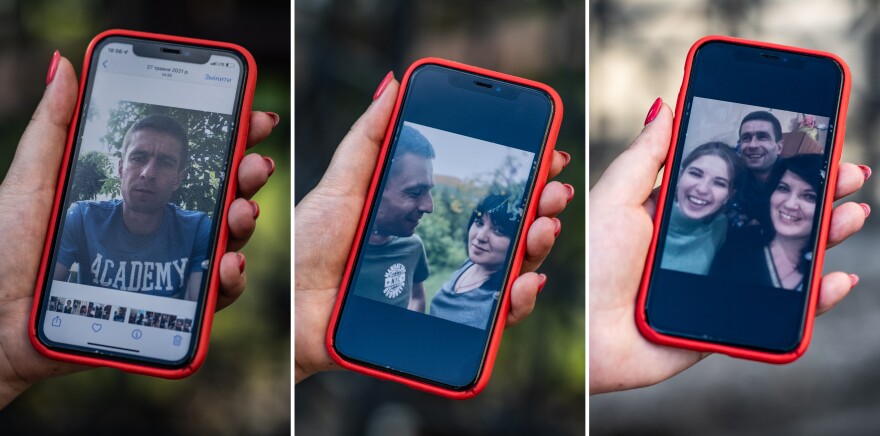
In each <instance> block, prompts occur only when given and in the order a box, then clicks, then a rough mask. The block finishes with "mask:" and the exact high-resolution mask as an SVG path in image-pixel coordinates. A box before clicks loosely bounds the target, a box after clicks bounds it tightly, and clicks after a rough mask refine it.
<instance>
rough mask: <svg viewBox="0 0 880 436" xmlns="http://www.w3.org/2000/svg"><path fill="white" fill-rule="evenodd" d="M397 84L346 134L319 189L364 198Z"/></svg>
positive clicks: (393, 81) (379, 97)
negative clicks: (362, 196)
mask: <svg viewBox="0 0 880 436" xmlns="http://www.w3.org/2000/svg"><path fill="white" fill-rule="evenodd" d="M398 88H399V84H398V83H397V81H396V80H393V79H392V80H391V81H390V82H389V83H388V85H387V86H386V87H385V89H384V90H383V91H382V92H381V94H380V95H379V96H378V97H377V98H376V100H375V101H373V103H372V104H370V107H368V108H367V111H366V112H364V114H363V115H361V117H360V118H359V119H358V120H357V121H356V122H355V123H354V125H353V126H352V127H351V130H350V131H349V132H348V134H347V135H345V138H343V140H342V142H341V143H340V144H339V147H337V148H336V152H335V153H333V159H332V160H331V161H330V166H329V167H328V168H327V172H326V173H324V177H323V178H322V179H321V184H320V185H319V187H320V188H321V189H329V190H332V192H333V194H335V195H364V192H365V191H366V188H367V186H369V182H370V177H371V176H372V175H373V170H374V169H375V167H376V160H377V159H378V156H379V149H380V148H381V146H382V141H383V139H384V138H385V131H386V130H387V129H388V124H389V123H390V122H391V113H392V112H393V110H394V102H395V100H396V99H397V91H398Z"/></svg>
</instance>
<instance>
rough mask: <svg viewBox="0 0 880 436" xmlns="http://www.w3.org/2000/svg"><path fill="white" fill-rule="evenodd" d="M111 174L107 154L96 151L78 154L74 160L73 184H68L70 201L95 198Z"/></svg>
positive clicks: (111, 170)
mask: <svg viewBox="0 0 880 436" xmlns="http://www.w3.org/2000/svg"><path fill="white" fill-rule="evenodd" d="M111 174H113V165H112V164H111V163H110V159H109V158H108V157H107V155H105V154H103V153H98V152H96V151H90V152H88V153H85V154H82V155H80V156H79V158H78V159H77V160H76V170H74V175H73V184H72V185H71V186H70V196H71V199H72V201H83V200H94V199H96V197H97V196H98V194H99V193H102V189H103V188H104V185H105V183H106V182H107V180H108V179H110V178H111Z"/></svg>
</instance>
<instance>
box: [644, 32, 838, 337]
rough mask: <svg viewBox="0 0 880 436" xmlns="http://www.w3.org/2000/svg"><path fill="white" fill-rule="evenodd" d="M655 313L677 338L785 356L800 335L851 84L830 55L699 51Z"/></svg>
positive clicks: (664, 228) (663, 233)
mask: <svg viewBox="0 0 880 436" xmlns="http://www.w3.org/2000/svg"><path fill="white" fill-rule="evenodd" d="M689 82H690V86H689V89H688V92H687V96H686V99H685V107H684V110H683V117H682V121H681V128H680V131H679V137H678V138H677V142H676V145H675V147H676V154H675V158H674V164H673V166H672V167H671V168H668V169H667V171H671V174H670V183H669V188H668V190H667V194H666V206H665V208H664V213H663V216H662V220H663V221H662V223H661V228H660V234H659V235H660V236H659V239H658V245H657V252H656V253H657V255H656V256H655V258H654V265H653V270H652V274H651V281H650V287H649V291H648V298H647V301H646V309H645V310H646V314H647V319H648V322H649V323H650V325H651V326H652V327H653V328H654V329H655V330H657V331H659V332H661V333H665V334H669V335H673V336H680V337H684V338H691V339H698V340H703V341H710V342H716V343H720V344H726V345H733V346H738V347H746V348H751V349H756V350H761V351H770V352H777V353H784V352H788V351H791V350H793V349H794V348H796V347H797V345H798V344H799V343H800V342H801V338H802V335H803V325H804V317H805V314H806V306H807V305H806V302H807V299H808V293H809V290H810V289H811V285H812V284H811V283H810V281H811V277H812V273H813V269H814V264H813V255H814V253H815V250H816V246H817V243H818V242H817V240H818V237H817V232H818V228H819V225H820V223H819V221H820V217H821V216H822V212H823V211H822V208H823V204H824V201H825V198H826V196H827V195H831V194H829V193H828V192H827V190H826V187H827V174H828V169H829V159H830V156H831V151H832V145H833V139H834V134H835V129H836V127H837V126H836V125H835V122H836V120H837V115H838V111H839V110H840V107H839V105H840V103H839V102H840V98H841V92H842V85H843V83H842V82H843V73H842V68H841V67H840V65H838V64H837V63H836V62H834V61H833V60H831V59H830V58H825V57H819V56H810V55H804V54H796V53H791V52H785V51H780V50H769V49H765V48H758V47H749V46H744V45H737V44H731V43H722V42H712V43H708V44H706V45H704V46H702V47H700V49H699V50H698V51H697V53H696V55H695V57H694V62H693V66H692V69H691V74H690V81H689Z"/></svg>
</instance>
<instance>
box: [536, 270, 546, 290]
mask: <svg viewBox="0 0 880 436" xmlns="http://www.w3.org/2000/svg"><path fill="white" fill-rule="evenodd" d="M538 275H539V276H541V283H538V294H540V293H541V291H543V290H544V285H546V284H547V274H538Z"/></svg>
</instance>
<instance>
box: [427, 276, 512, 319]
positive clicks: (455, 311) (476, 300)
mask: <svg viewBox="0 0 880 436" xmlns="http://www.w3.org/2000/svg"><path fill="white" fill-rule="evenodd" d="M473 264H474V263H473V262H471V261H470V260H468V261H465V263H464V265H462V267H461V268H459V269H458V270H457V271H455V272H454V273H452V277H451V278H450V279H449V280H447V281H446V283H444V284H443V286H441V287H440V290H439V291H437V294H436V295H434V299H433V300H431V309H430V310H429V311H428V313H429V314H431V315H433V316H436V317H438V318H443V319H447V320H449V321H454V322H457V323H459V324H464V325H469V326H471V327H476V328H478V329H483V330H485V329H486V327H488V324H489V320H490V319H491V317H492V314H493V313H494V310H495V305H496V304H497V303H498V296H499V295H500V294H501V292H500V290H499V289H497V288H492V289H487V288H485V287H484V286H485V283H484V284H482V285H480V286H479V287H477V288H474V289H471V290H469V291H465V292H458V293H457V292H455V283H456V282H457V281H458V279H459V278H461V275H462V274H464V272H465V271H467V269H468V268H470V267H471V266H472V265H473Z"/></svg>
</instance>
